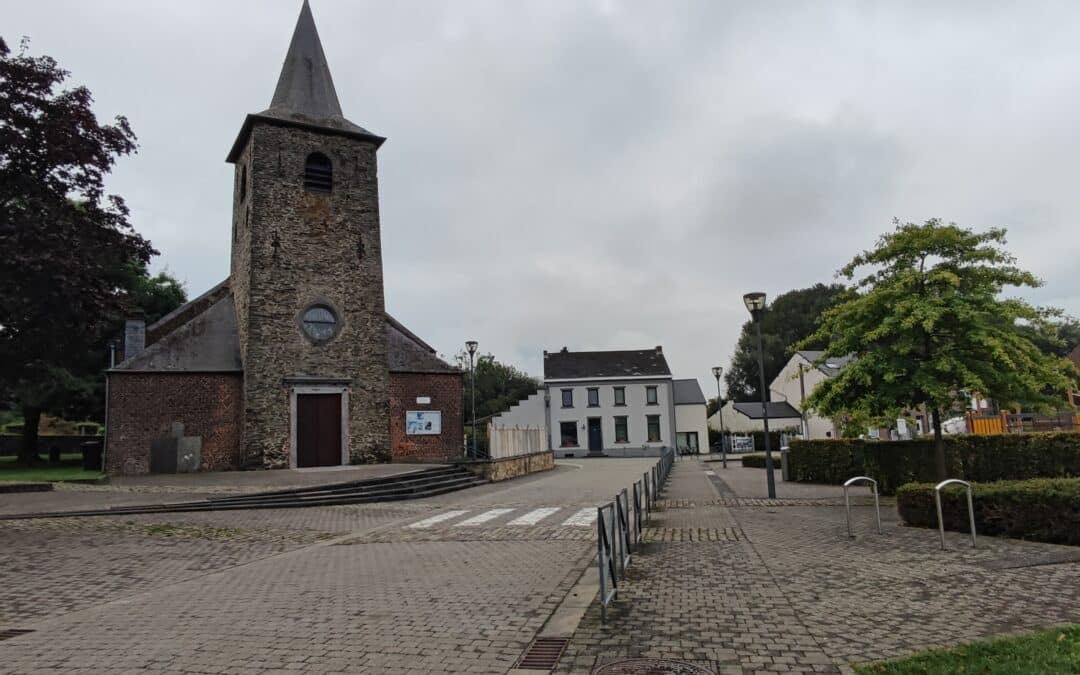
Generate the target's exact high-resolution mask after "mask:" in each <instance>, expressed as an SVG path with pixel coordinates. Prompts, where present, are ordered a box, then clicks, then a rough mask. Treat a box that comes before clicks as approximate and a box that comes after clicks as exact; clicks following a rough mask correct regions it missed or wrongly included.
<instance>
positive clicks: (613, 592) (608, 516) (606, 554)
mask: <svg viewBox="0 0 1080 675" xmlns="http://www.w3.org/2000/svg"><path fill="white" fill-rule="evenodd" d="M614 529H615V505H614V504H612V503H610V502H609V503H607V504H604V505H603V506H599V507H597V509H596V531H597V548H598V549H599V555H597V556H596V560H597V563H598V565H599V567H600V621H607V607H608V605H610V604H611V603H612V601H613V600H615V596H617V595H618V593H619V582H618V581H617V579H616V573H615V550H614V549H615V532H614ZM609 587H610V590H609Z"/></svg>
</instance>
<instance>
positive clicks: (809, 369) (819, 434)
mask: <svg viewBox="0 0 1080 675" xmlns="http://www.w3.org/2000/svg"><path fill="white" fill-rule="evenodd" d="M800 366H801V367H802V370H803V381H802V384H801V385H800V383H799V368H800ZM827 379H828V376H826V375H825V373H823V372H822V371H821V369H820V368H818V367H817V366H815V365H813V363H811V362H810V361H808V360H807V359H806V357H804V356H803V355H802V354H793V355H792V357H791V358H790V359H789V360H788V362H787V365H785V366H784V368H783V370H781V371H780V374H779V375H777V376H776V379H775V380H773V381H772V384H771V385H769V388H770V389H771V391H772V400H773V401H787V402H788V403H790V404H791V406H792V407H793V408H795V409H796V410H799V411H801V410H802V409H803V405H802V402H803V392H804V391H805V393H806V396H810V394H811V393H812V392H813V391H814V389H815V388H817V386H818V385H819V384H821V383H822V382H824V381H825V380H827ZM805 417H806V426H807V438H808V439H821V438H828V437H829V436H830V435H831V437H832V438H839V436H840V434H838V433H837V429H836V425H834V424H833V421H832V420H831V419H829V418H827V417H822V416H820V415H818V414H816V413H814V412H813V411H810V412H808V413H806V415H805Z"/></svg>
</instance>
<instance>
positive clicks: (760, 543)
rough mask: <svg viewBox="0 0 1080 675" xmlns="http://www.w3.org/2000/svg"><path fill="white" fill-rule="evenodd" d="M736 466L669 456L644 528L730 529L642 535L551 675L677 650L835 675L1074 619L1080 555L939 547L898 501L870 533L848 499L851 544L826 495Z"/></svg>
mask: <svg viewBox="0 0 1080 675" xmlns="http://www.w3.org/2000/svg"><path fill="white" fill-rule="evenodd" d="M706 471H712V472H713V474H715V475H709V474H706V473H705V472H706ZM737 471H738V473H739V479H737V480H733V481H731V482H730V483H729V482H727V474H725V473H724V471H723V470H721V469H719V468H718V467H717V465H716V464H712V463H710V464H700V463H697V462H693V461H684V462H680V463H679V464H677V465H676V469H675V471H674V473H673V476H672V479H671V481H670V483H669V486H668V489H667V490H666V491H665V493H664V495H663V496H664V498H665V499H664V501H663V502H662V505H663V507H664V508H661V509H660V510H658V511H656V512H655V513H654V518H653V521H652V522H651V523H650V527H656V528H660V529H667V530H671V529H674V528H710V527H712V528H730V529H731V531H733V532H736V533H738V538H737V539H734V538H733V539H732V540H730V541H710V540H708V539H706V538H702V539H700V540H692V541H691V540H685V539H684V540H683V541H677V540H671V539H667V540H664V541H659V542H652V543H646V544H644V545H643V546H642V547H641V550H640V551H639V552H637V553H636V554H635V556H634V561H633V564H632V566H631V567H630V568H629V570H628V573H627V578H626V579H625V580H623V581H622V582H621V583H620V585H619V596H618V600H616V602H615V604H614V605H613V606H612V607H609V609H608V623H607V624H602V623H601V622H600V613H599V608H598V607H595V606H594V607H591V608H590V609H589V610H588V612H587V613H586V615H585V618H584V620H583V621H582V623H581V625H580V626H579V627H578V630H577V632H576V633H575V634H574V636H573V639H572V640H571V642H570V645H569V646H568V647H567V650H566V653H565V654H564V656H563V659H562V661H561V662H560V666H559V668H558V670H557V672H560V673H588V672H590V670H591V669H593V668H594V667H596V666H599V665H603V664H606V663H611V662H614V661H617V660H619V659H622V658H671V659H680V660H685V661H689V662H693V663H696V664H699V665H704V666H706V667H708V668H710V669H712V670H713V671H714V672H717V673H724V674H730V675H735V674H738V675H748V674H751V673H753V674H758V675H761V674H772V673H820V672H825V673H835V672H840V667H841V666H842V665H845V664H851V663H858V662H864V661H868V660H877V659H881V658H891V657H895V656H901V655H905V654H909V653H911V652H913V651H917V650H921V649H925V648H927V647H933V646H946V645H953V644H957V643H962V642H968V641H971V640H974V639H978V638H982V637H987V636H990V635H994V634H998V633H1006V632H1016V631H1023V630H1031V629H1037V628H1041V627H1045V626H1050V625H1054V624H1059V623H1064V622H1077V621H1080V549H1076V548H1071V547H1061V546H1051V545H1046V544H1036V543H1028V542H1021V541H1016V540H1008V539H992V538H986V537H984V538H980V540H979V546H978V548H976V549H974V550H973V549H971V547H970V541H969V540H966V539H965V538H964V537H963V536H961V535H958V534H949V535H948V543H949V550H948V551H941V550H940V549H939V548H938V539H937V533H936V532H935V531H931V530H923V529H917V528H904V527H901V526H900V524H899V522H898V519H897V517H896V514H895V507H894V506H893V504H891V503H883V504H882V520H883V524H884V528H885V529H884V532H885V533H884V535H877V534H873V533H872V527H871V523H872V519H873V513H872V507H868V506H859V507H857V508H854V509H853V514H854V515H853V521H854V525H855V531H856V533H857V536H856V538H855V539H853V540H852V539H849V538H848V537H847V535H846V528H845V524H844V522H845V521H844V509H843V508H842V506H841V505H842V500H840V501H838V500H837V499H836V498H835V494H836V493H835V491H833V490H831V489H821V490H818V491H816V492H815V491H813V490H802V491H800V492H801V496H798V497H795V496H790V497H785V496H784V495H785V493H784V492H783V491H781V490H778V493H779V494H780V495H781V499H779V500H768V499H765V498H764V497H763V494H764V490H763V487H761V486H756V485H755V486H752V487H751V486H749V484H748V479H747V476H748V474H747V472H748V471H757V473H756V476H757V477H758V479H759V480H760V481H761V483H762V485H763V484H764V473H763V472H761V470H754V469H745V470H744V469H741V467H740V468H739V469H738V470H737ZM749 475H752V474H749ZM717 482H720V483H721V486H717V484H716V483H717ZM706 488H708V489H709V490H711V491H712V494H711V495H710V494H709V493H708V491H707V490H706ZM721 488H723V489H721ZM740 489H742V490H743V493H740ZM721 494H727V495H728V496H726V497H720V496H719V495H721ZM789 494H790V492H789ZM859 503H862V504H872V501H871V500H865V499H863V500H861V501H860V502H859ZM780 507H783V508H780Z"/></svg>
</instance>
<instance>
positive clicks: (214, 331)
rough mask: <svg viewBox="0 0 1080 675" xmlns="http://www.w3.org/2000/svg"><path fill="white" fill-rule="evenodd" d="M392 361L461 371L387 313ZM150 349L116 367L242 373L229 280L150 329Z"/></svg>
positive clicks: (412, 369)
mask: <svg viewBox="0 0 1080 675" xmlns="http://www.w3.org/2000/svg"><path fill="white" fill-rule="evenodd" d="M385 316H386V361H387V367H388V368H389V370H390V372H392V373H460V372H461V370H460V369H458V368H456V367H454V366H452V365H450V364H449V363H446V362H445V361H443V360H442V359H440V358H439V357H438V356H437V355H436V353H435V348H434V347H432V346H431V345H429V344H428V343H426V342H424V341H423V340H422V339H420V337H418V336H417V335H416V334H415V333H413V332H412V331H411V330H409V329H408V328H406V327H405V326H404V325H402V324H401V322H399V321H398V320H397V319H395V318H394V317H392V316H390V315H389V314H386V315H385ZM146 335H147V343H148V344H147V346H146V349H145V350H144V351H143V352H142V354H139V355H137V356H133V357H131V358H129V359H127V360H125V361H123V362H121V363H118V364H117V365H116V367H115V368H114V369H113V370H116V371H127V372H133V371H154V372H161V371H167V372H230V371H231V372H242V371H243V363H242V361H241V359H240V338H239V334H238V332H237V323H236V309H235V306H234V304H233V296H232V290H231V289H230V288H229V280H228V279H225V281H223V282H221V283H220V284H218V285H217V286H214V287H213V288H211V289H210V290H209V291H207V292H206V293H203V294H202V295H200V296H199V297H197V298H195V299H194V300H192V301H190V302H188V303H186V304H184V305H182V306H180V307H179V308H177V309H176V310H175V311H173V312H170V313H169V314H168V315H166V316H164V317H162V318H161V320H159V321H157V322H156V323H154V324H153V325H151V326H149V327H147V329H146Z"/></svg>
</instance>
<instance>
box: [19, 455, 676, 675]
mask: <svg viewBox="0 0 1080 675" xmlns="http://www.w3.org/2000/svg"><path fill="white" fill-rule="evenodd" d="M653 462H655V460H610V461H595V460H593V461H589V462H582V463H580V464H563V465H562V466H560V467H559V468H558V469H557V470H556V471H553V472H548V473H545V474H542V475H538V476H532V477H527V478H525V479H522V480H520V481H509V482H507V483H503V484H495V485H486V486H482V487H479V488H476V489H473V490H466V491H462V492H459V493H452V494H449V495H443V496H440V497H436V498H432V499H426V500H418V501H413V502H395V503H388V504H370V505H354V506H342V507H321V508H307V509H274V510H252V511H228V512H209V513H205V512H204V513H180V514H151V515H139V516H123V517H95V518H77V519H52V520H29V521H5V522H0V630H2V629H12V628H25V629H32V630H34V631H35V632H33V633H29V634H26V635H21V636H19V637H15V638H11V639H8V640H4V641H0V673H38V672H46V673H61V672H63V673H71V672H86V673H101V672H151V673H159V672H160V673H218V672H222V673H224V672H228V673H272V672H279V671H280V672H286V671H287V672H296V671H306V672H349V673H357V672H370V673H391V674H395V673H407V672H408V673H419V672H433V673H464V672H478V673H504V672H506V671H507V670H508V669H509V668H510V667H511V666H512V665H513V664H514V662H515V661H516V660H517V658H518V657H519V656H520V655H521V653H522V651H523V650H524V649H525V648H526V647H527V646H528V644H529V642H530V641H531V640H532V638H533V637H534V636H535V634H536V632H537V631H538V630H539V628H540V627H541V626H542V625H543V623H544V621H545V620H546V619H547V617H548V616H549V615H550V614H551V612H552V610H553V609H554V608H555V606H556V605H557V604H558V603H559V602H560V601H561V600H562V598H563V597H564V596H565V595H566V593H567V592H568V590H569V588H570V587H571V585H572V584H573V583H574V582H576V581H577V579H578V577H579V576H580V574H581V572H582V570H583V569H585V567H586V566H587V565H588V564H589V561H590V559H591V558H592V556H593V555H594V543H593V542H594V538H593V537H594V530H593V527H594V523H593V521H592V520H591V519H590V518H587V517H582V515H581V514H582V513H583V512H585V513H587V512H588V511H590V510H592V508H593V507H594V506H595V501H593V500H594V499H595V497H596V496H597V495H605V496H606V497H608V498H609V497H610V495H611V494H612V493H614V492H615V490H616V489H618V488H622V487H625V486H626V485H628V484H629V483H630V482H632V481H633V480H634V479H635V478H636V477H638V476H640V474H641V473H642V472H643V471H644V470H646V468H647V467H648V466H650V465H651V464H652V463H653ZM107 494H108V495H111V494H112V493H107ZM52 496H53V497H54V498H56V499H60V500H63V499H65V498H66V496H65V495H63V494H59V493H56V494H53V495H52ZM11 498H17V497H16V496H14V495H12V496H11ZM167 498H170V499H171V497H167ZM597 501H599V500H597ZM45 503H46V504H48V502H45ZM46 508H48V507H47V506H46ZM448 511H462V512H464V514H463V515H462V516H461V518H454V519H444V521H442V522H440V523H436V524H434V525H433V526H431V527H423V528H414V527H410V525H412V524H415V523H417V522H420V521H424V520H427V519H429V518H432V517H434V516H437V515H439V514H443V513H446V512H448ZM491 511H498V512H499V516H500V517H492V518H487V519H483V518H482V519H481V522H479V523H475V524H473V525H465V526H459V521H460V520H469V519H471V518H475V517H476V516H480V515H482V514H486V513H489V512H491ZM538 512H539V513H538ZM530 514H531V515H530ZM519 518H524V521H523V522H522V523H520V524H517V525H514V524H512V523H513V521H514V520H516V519H519ZM575 518H576V520H575Z"/></svg>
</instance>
